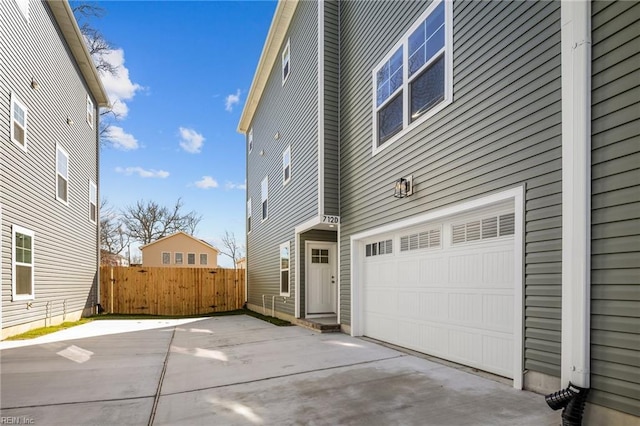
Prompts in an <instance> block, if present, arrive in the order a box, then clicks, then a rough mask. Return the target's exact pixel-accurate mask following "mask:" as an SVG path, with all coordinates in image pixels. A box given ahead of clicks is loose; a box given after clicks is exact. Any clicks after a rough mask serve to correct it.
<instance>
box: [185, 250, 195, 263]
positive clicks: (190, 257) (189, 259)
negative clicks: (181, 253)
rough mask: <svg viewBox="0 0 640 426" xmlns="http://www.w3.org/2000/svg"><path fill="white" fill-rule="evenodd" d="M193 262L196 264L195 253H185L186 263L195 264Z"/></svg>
mask: <svg viewBox="0 0 640 426" xmlns="http://www.w3.org/2000/svg"><path fill="white" fill-rule="evenodd" d="M195 264H196V254H195V253H187V265H195Z"/></svg>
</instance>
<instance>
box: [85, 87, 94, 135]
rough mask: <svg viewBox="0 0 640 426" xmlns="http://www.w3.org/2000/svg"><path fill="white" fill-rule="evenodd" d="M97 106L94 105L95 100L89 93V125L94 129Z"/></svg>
mask: <svg viewBox="0 0 640 426" xmlns="http://www.w3.org/2000/svg"><path fill="white" fill-rule="evenodd" d="M94 111H95V108H94V106H93V101H92V100H91V96H89V95H87V123H88V124H89V127H91V128H92V129H93V121H94V115H95V113H94Z"/></svg>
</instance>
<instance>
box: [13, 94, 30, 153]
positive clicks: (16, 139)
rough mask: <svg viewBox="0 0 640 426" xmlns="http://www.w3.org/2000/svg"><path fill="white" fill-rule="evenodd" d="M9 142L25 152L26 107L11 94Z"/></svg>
mask: <svg viewBox="0 0 640 426" xmlns="http://www.w3.org/2000/svg"><path fill="white" fill-rule="evenodd" d="M11 140H12V141H13V143H15V144H16V145H18V146H19V147H20V148H22V149H23V150H24V151H26V150H27V107H26V106H25V104H23V103H22V102H20V100H19V99H18V97H17V96H16V95H15V93H11Z"/></svg>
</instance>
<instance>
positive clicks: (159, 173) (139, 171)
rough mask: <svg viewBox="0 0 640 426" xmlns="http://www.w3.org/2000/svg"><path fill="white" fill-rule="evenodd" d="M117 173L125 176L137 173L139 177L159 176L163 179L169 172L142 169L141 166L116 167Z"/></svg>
mask: <svg viewBox="0 0 640 426" xmlns="http://www.w3.org/2000/svg"><path fill="white" fill-rule="evenodd" d="M116 172H117V173H122V174H123V175H125V176H131V175H133V174H137V175H138V176H140V177H141V178H160V179H164V178H167V177H169V172H167V171H165V170H154V169H150V170H147V169H143V168H142V167H124V168H123V167H116Z"/></svg>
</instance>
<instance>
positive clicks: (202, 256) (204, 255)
mask: <svg viewBox="0 0 640 426" xmlns="http://www.w3.org/2000/svg"><path fill="white" fill-rule="evenodd" d="M207 261H208V258H207V253H200V264H201V265H206V264H207Z"/></svg>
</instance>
